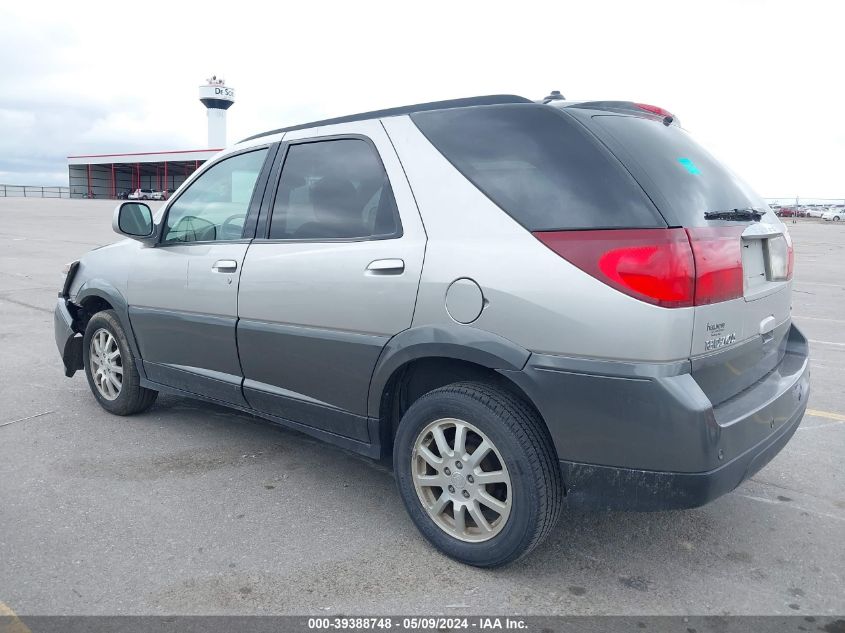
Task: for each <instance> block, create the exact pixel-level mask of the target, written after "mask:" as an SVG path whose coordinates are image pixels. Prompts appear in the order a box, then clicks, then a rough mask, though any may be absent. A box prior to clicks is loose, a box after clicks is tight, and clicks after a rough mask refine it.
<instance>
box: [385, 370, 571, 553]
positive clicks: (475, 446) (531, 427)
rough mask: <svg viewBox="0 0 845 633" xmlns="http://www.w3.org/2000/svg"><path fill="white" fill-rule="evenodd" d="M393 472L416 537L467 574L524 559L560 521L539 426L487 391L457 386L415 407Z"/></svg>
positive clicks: (555, 477)
mask: <svg viewBox="0 0 845 633" xmlns="http://www.w3.org/2000/svg"><path fill="white" fill-rule="evenodd" d="M393 468H394V472H395V474H396V480H397V484H398V487H399V493H400V494H401V496H402V501H403V502H404V504H405V508H406V509H407V510H408V513H409V514H410V516H411V519H412V520H413V521H414V523H415V524H416V526H417V528H418V529H419V531H420V532H421V533H422V534H423V536H425V538H426V539H428V540H429V542H431V543H432V544H433V545H434V546H435V547H437V548H438V549H440V550H441V551H442V552H444V553H445V554H447V555H448V556H451V557H452V558H455V559H456V560H459V561H461V562H463V563H467V564H470V565H476V566H478V567H497V566H500V565H504V564H507V563H510V562H512V561H514V560H516V559H518V558H520V557H522V556H525V555H526V554H528V553H529V552H530V551H531V550H533V549H534V548H535V547H536V546H537V545H539V544H540V543H541V542H542V541H543V540H544V539H545V538H546V536H547V535H548V534H549V532H550V531H551V530H552V528H553V527H554V526H555V524H556V523H557V519H558V516H559V514H560V507H561V497H562V489H563V486H562V483H561V476H560V469H559V465H558V463H557V458H556V456H555V453H554V449H553V447H552V444H551V438H550V437H549V435H548V432H547V430H546V428H545V425H544V424H543V421H542V420H541V419H540V417H539V416H538V415H537V413H536V412H535V411H534V409H533V408H531V407H530V406H529V405H527V404H526V403H525V402H523V401H521V400H520V399H518V398H516V397H514V396H512V395H511V394H509V393H507V392H506V391H504V390H500V389H496V388H494V387H491V386H489V385H485V384H481V383H456V384H453V385H449V386H446V387H442V388H440V389H435V390H434V391H431V392H429V393H428V394H426V395H424V396H422V397H421V398H420V399H419V400H417V401H416V402H414V403H413V405H411V407H410V408H409V409H408V411H407V412H406V413H405V415H404V416H403V417H402V421H401V423H400V425H399V429H398V432H397V434H396V441H395V443H394V447H393Z"/></svg>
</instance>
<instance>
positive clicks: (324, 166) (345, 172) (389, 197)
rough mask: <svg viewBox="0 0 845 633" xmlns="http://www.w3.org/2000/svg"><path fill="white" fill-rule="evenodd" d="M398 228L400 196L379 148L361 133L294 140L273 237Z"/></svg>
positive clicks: (344, 235)
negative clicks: (358, 135) (356, 136)
mask: <svg viewBox="0 0 845 633" xmlns="http://www.w3.org/2000/svg"><path fill="white" fill-rule="evenodd" d="M399 232H400V225H399V220H398V213H397V210H396V202H395V200H394V198H393V191H392V190H391V188H390V183H389V182H388V179H387V174H386V173H385V172H384V167H383V166H382V164H381V161H380V160H379V157H378V155H377V154H376V151H375V149H374V148H373V147H372V146H371V145H370V144H369V143H367V142H366V141H363V140H360V139H339V140H334V141H320V142H314V143H301V144H298V145H291V147H290V148H289V149H288V153H287V156H286V158H285V164H284V167H283V168H282V177H281V180H280V181H279V189H278V192H277V194H276V201H275V203H274V205H273V216H272V220H271V222H270V238H271V239H349V238H367V237H389V236H395V235H397V234H398V233H399Z"/></svg>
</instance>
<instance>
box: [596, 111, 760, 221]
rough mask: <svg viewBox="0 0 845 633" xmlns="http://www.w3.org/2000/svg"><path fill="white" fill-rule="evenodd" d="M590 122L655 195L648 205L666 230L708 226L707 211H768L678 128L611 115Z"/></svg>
mask: <svg viewBox="0 0 845 633" xmlns="http://www.w3.org/2000/svg"><path fill="white" fill-rule="evenodd" d="M592 121H593V122H594V123H597V124H598V128H599V129H597V130H595V131H596V132H597V133H598V134H599V136H602V137H603V136H604V134H602V132H604V133H607V134H610V136H611V137H612V139H615V140H616V141H617V142H618V143H619V144H620V145H621V148H622V150H623V151H616V155H617V156H618V157H619V159H620V160H621V161H622V162H623V163H625V165H626V166H627V167H628V168H629V169H630V170H631V173H633V174H634V175H635V176H636V177H637V179H638V180H639V181H640V183H641V184H642V185H643V187H644V188H645V190H646V191H647V192H648V193H649V194H652V193H654V194H655V195H652V196H651V197H652V200H654V201H655V203H656V204H657V206H658V208H659V209H660V211H661V212H662V213H663V216H664V217H665V218H666V220H667V221H668V222H669V224H670V225H673V226H712V225H713V221H712V220H710V221H708V220H705V219H704V214H705V212H707V211H730V210H731V209H746V208H754V209H758V210H761V211H767V210H768V206H767V205H766V202H765V201H764V200H763V199H762V198H760V196H758V195H757V194H756V193H755V192H754V191H753V190H752V189H751V187H749V186H748V185H747V184H746V183H745V182H743V181H742V179H740V178H739V177H738V176H737V175H736V174H734V173H733V172H731V170H729V169H728V168H727V167H725V166H724V165H722V164H721V163H720V162H719V161H718V160H716V159H715V158H713V156H711V155H710V154H709V153H708V152H707V150H705V149H704V148H703V147H701V145H699V144H698V143H696V141H695V140H694V139H693V138H692V137H691V136H690V135H689V134H688V133H687V132H685V131H684V130H682V129H681V128H679V127H678V126H677V125H669V126H667V125H663V123H662V122H661V121H659V120H653V119H646V118H641V117H632V116H615V115H596V116H593V117H592ZM632 161H633V162H632ZM643 176H644V177H643ZM649 181H651V182H649ZM652 187H654V188H655V191H654V192H652V190H651V188H652Z"/></svg>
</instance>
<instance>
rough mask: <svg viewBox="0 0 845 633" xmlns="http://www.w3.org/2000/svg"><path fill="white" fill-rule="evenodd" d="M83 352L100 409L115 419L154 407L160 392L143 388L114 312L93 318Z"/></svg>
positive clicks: (92, 388) (86, 330) (89, 378)
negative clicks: (113, 415)
mask: <svg viewBox="0 0 845 633" xmlns="http://www.w3.org/2000/svg"><path fill="white" fill-rule="evenodd" d="M82 349H83V354H82V359H83V364H84V366H85V376H86V377H87V378H88V386H89V387H90V388H91V393H93V394H94V397H95V398H96V399H97V402H99V403H100V406H101V407H103V408H104V409H105V410H106V411H109V412H110V413H114V414H116V415H132V414H133V413H140V412H141V411H145V410H146V409H149V408H150V407H151V406H152V404H153V402H155V399H156V397H157V396H158V392H157V391H153V390H152V389H146V388H144V387H142V386H141V384H140V383H141V378H140V376H139V374H138V369H137V367H136V366H135V357H134V356H133V355H132V349H131V348H130V347H129V341H128V340H127V339H126V334H125V333H124V331H123V328H122V327H121V325H120V321H119V320H118V318H117V314H116V313H115V312H114V310H104V311H102V312H98V313H97V314H95V315H94V316H92V317H91V319H90V320H89V321H88V326H87V327H86V328H85V336H84V337H83V339H82Z"/></svg>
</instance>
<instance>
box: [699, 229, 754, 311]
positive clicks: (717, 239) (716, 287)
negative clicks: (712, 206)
mask: <svg viewBox="0 0 845 633" xmlns="http://www.w3.org/2000/svg"><path fill="white" fill-rule="evenodd" d="M745 228H746V227H745V226H744V225H740V226H719V227H698V228H691V229H687V235H688V236H689V241H690V244H691V245H692V254H693V257H694V258H695V305H697V306H703V305H707V304H709V303H718V302H720V301H728V300H730V299H736V298H738V297H741V296H742V290H743V286H742V237H741V235H742V232H743V231H744V230H745Z"/></svg>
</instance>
